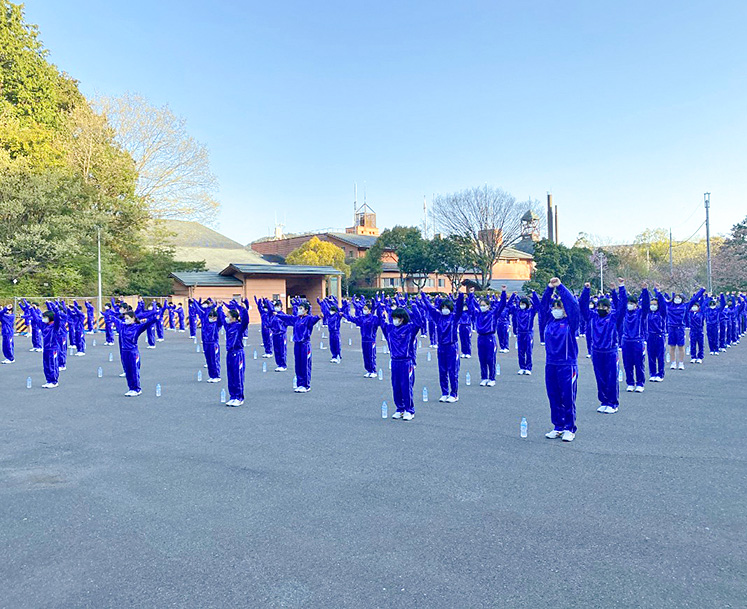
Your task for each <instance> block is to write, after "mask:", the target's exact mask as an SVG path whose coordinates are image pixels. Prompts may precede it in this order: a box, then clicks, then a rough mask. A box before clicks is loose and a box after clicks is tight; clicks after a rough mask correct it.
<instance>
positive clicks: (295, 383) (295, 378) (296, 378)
mask: <svg viewBox="0 0 747 609" xmlns="http://www.w3.org/2000/svg"><path fill="white" fill-rule="evenodd" d="M293 389H298V376H295V375H294V376H293Z"/></svg>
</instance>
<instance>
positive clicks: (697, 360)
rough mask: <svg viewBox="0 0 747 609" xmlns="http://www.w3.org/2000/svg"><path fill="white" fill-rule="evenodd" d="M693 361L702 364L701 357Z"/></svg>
mask: <svg viewBox="0 0 747 609" xmlns="http://www.w3.org/2000/svg"><path fill="white" fill-rule="evenodd" d="M695 363H696V364H702V363H703V360H702V359H700V358H698V359H696V360H695Z"/></svg>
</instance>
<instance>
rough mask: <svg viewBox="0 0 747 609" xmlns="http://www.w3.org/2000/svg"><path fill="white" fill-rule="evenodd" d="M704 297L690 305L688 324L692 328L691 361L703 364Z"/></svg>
mask: <svg viewBox="0 0 747 609" xmlns="http://www.w3.org/2000/svg"><path fill="white" fill-rule="evenodd" d="M702 303H703V299H701V300H699V301H697V302H694V303H693V304H692V305H690V310H689V311H688V312H687V326H688V327H689V328H690V363H691V364H702V363H703V356H704V355H705V353H704V352H703V351H704V346H705V345H704V343H705V340H704V335H703V323H704V322H705V313H704V312H703V308H702V306H701V305H702Z"/></svg>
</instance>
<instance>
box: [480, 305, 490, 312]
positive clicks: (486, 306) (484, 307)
mask: <svg viewBox="0 0 747 609" xmlns="http://www.w3.org/2000/svg"><path fill="white" fill-rule="evenodd" d="M489 308H490V307H489V306H488V305H480V310H481V311H482V312H483V313H485V312H486V311H487V310H488V309H489Z"/></svg>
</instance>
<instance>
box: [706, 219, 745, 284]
mask: <svg viewBox="0 0 747 609" xmlns="http://www.w3.org/2000/svg"><path fill="white" fill-rule="evenodd" d="M713 287H714V291H715V290H718V291H721V292H734V291H745V290H747V218H745V219H744V220H742V221H741V222H739V223H738V224H735V225H734V226H733V227H732V229H731V234H730V235H729V237H728V238H727V239H725V240H724V242H723V243H722V244H721V245H720V246H719V247H718V248H717V249H716V252H715V254H714V256H713Z"/></svg>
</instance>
